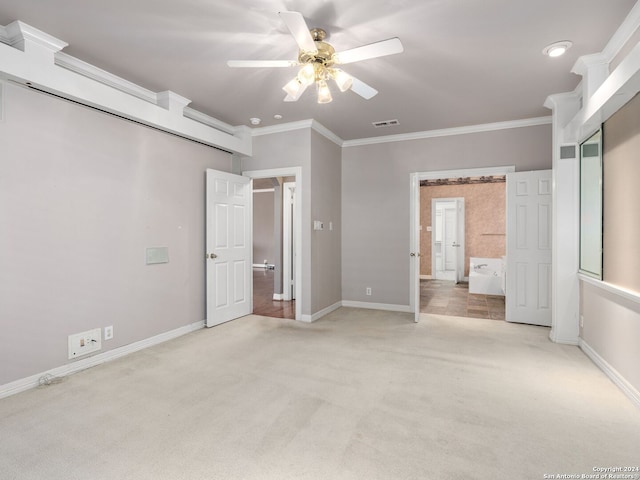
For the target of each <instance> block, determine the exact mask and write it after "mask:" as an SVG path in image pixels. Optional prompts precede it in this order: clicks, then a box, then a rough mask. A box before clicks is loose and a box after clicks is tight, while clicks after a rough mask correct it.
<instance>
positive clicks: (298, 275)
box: [242, 167, 302, 321]
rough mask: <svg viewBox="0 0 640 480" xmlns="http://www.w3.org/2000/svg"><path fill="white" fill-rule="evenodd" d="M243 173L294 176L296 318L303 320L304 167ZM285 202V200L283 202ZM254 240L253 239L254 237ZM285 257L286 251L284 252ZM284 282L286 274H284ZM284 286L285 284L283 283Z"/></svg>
mask: <svg viewBox="0 0 640 480" xmlns="http://www.w3.org/2000/svg"><path fill="white" fill-rule="evenodd" d="M242 175H243V176H245V177H249V178H251V179H252V180H253V179H256V178H272V177H294V178H295V183H296V188H295V192H294V202H295V205H296V208H295V212H294V216H295V218H294V219H293V227H294V232H293V236H294V238H293V243H294V244H295V245H297V246H298V252H297V255H296V258H295V262H294V263H295V265H294V266H293V268H294V273H293V276H294V278H295V279H296V281H295V284H294V287H295V299H296V320H298V321H301V320H302V281H301V280H302V255H301V252H300V251H299V250H300V249H299V247H300V245H302V209H301V208H300V201H301V199H302V196H301V193H300V190H301V188H300V186H301V185H302V167H284V168H271V169H266V170H246V171H244V172H242ZM283 203H284V202H283ZM252 240H253V239H252ZM283 257H284V253H283ZM283 284H284V275H283ZM283 286H284V285H283Z"/></svg>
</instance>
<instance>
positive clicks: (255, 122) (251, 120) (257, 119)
mask: <svg viewBox="0 0 640 480" xmlns="http://www.w3.org/2000/svg"><path fill="white" fill-rule="evenodd" d="M249 121H250V122H251V125H260V122H261V121H262V120H260V119H259V118H256V117H253V118H250V119H249Z"/></svg>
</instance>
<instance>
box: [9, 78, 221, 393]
mask: <svg viewBox="0 0 640 480" xmlns="http://www.w3.org/2000/svg"><path fill="white" fill-rule="evenodd" d="M4 87H5V88H4V97H5V99H4V100H5V105H4V121H2V122H0V145H1V146H2V151H1V153H0V265H1V266H2V267H1V268H0V365H1V366H2V367H1V368H0V384H4V383H8V382H11V381H13V380H17V379H20V378H24V377H27V376H29V375H33V374H36V373H39V372H42V371H45V370H47V369H51V368H55V367H58V366H60V365H63V364H65V363H67V362H68V360H67V336H68V335H69V334H73V333H78V332H82V331H85V330H88V329H92V328H97V327H105V326H108V325H113V326H114V339H113V340H110V341H107V342H103V351H105V350H108V349H112V348H115V347H119V346H122V345H125V344H129V343H132V342H135V341H138V340H142V339H145V338H149V337H152V336H154V335H157V334H160V333H162V332H166V331H169V330H173V329H175V328H179V327H181V326H185V325H189V324H191V323H194V322H199V321H202V320H203V319H204V318H205V270H204V268H205V262H204V251H205V243H204V239H205V229H204V226H205V212H204V205H205V173H204V172H205V169H206V168H215V169H218V170H224V171H229V170H230V168H231V158H230V155H228V154H226V153H224V152H220V151H218V150H215V149H212V148H209V147H205V146H203V145H199V144H196V143H193V142H190V141H187V140H183V139H180V138H177V137H175V136H172V135H169V134H165V133H162V132H158V131H156V130H152V129H149V128H146V127H142V126H139V125H136V124H133V123H130V122H127V121H124V120H121V119H118V118H115V117H111V116H109V115H106V114H101V113H98V112H96V111H94V110H91V109H88V108H84V107H80V106H78V105H75V104H73V103H69V102H65V101H62V100H59V99H56V98H53V97H49V96H46V95H43V94H39V93H35V92H33V91H30V90H27V89H24V88H21V87H17V86H14V85H11V84H8V83H5V84H4ZM149 246H167V247H168V248H169V259H170V263H168V264H163V265H152V266H146V265H145V261H144V258H145V256H144V254H145V247H149Z"/></svg>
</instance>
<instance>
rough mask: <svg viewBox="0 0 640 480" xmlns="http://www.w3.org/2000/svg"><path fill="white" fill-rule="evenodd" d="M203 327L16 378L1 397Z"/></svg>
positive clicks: (2, 389)
mask: <svg viewBox="0 0 640 480" xmlns="http://www.w3.org/2000/svg"><path fill="white" fill-rule="evenodd" d="M201 328H204V320H202V321H200V322H195V323H192V324H190V325H185V326H184V327H180V328H176V329H175V330H170V331H168V332H164V333H161V334H159V335H156V336H154V337H150V338H145V339H144V340H140V341H139V342H134V343H131V344H129V345H124V346H122V347H118V348H114V349H113V350H109V351H107V352H103V353H98V354H96V355H93V356H91V357H86V358H83V359H80V360H77V361H75V362H73V363H69V364H67V365H62V366H60V367H57V368H54V369H52V370H47V371H46V372H41V373H37V374H35V375H31V376H29V377H26V378H21V379H20V380H16V381H14V382H10V383H6V384H4V385H0V398H4V397H8V396H10V395H15V394H16V393H20V392H24V391H25V390H29V389H30V388H34V387H37V386H38V385H39V384H40V378H41V377H42V376H44V375H51V376H53V377H66V376H67V375H71V374H73V373H76V372H80V371H82V370H86V369H87V368H91V367H95V366H96V365H100V364H101V363H106V362H110V361H112V360H115V359H116V358H120V357H123V356H125V355H128V354H130V353H133V352H137V351H138V350H142V349H145V348H148V347H151V346H153V345H157V344H159V343H163V342H166V341H168V340H172V339H174V338H177V337H181V336H182V335H186V334H187V333H191V332H193V331H195V330H199V329H201Z"/></svg>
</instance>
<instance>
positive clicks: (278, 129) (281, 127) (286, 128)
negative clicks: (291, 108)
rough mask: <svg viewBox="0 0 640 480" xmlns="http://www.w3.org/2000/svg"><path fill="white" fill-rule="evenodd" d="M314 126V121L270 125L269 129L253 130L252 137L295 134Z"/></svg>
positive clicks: (259, 128)
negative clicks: (297, 131)
mask: <svg viewBox="0 0 640 480" xmlns="http://www.w3.org/2000/svg"><path fill="white" fill-rule="evenodd" d="M312 126H313V120H312V119H308V120H300V121H297V122H289V123H281V124H278V125H270V126H268V127H258V128H252V129H251V136H253V137H261V136H262V135H271V134H274V133H284V132H293V131H295V130H303V129H305V128H311V127H312Z"/></svg>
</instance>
